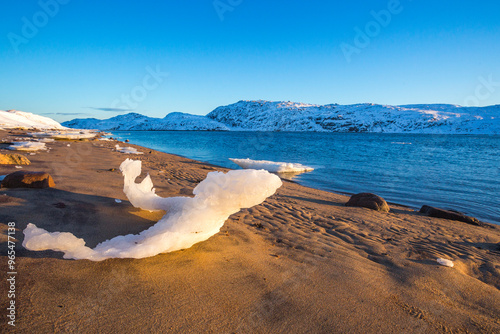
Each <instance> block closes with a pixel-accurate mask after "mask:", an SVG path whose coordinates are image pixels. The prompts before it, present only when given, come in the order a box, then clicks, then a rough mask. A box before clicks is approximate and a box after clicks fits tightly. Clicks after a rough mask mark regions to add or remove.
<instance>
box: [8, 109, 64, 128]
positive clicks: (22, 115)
mask: <svg viewBox="0 0 500 334" xmlns="http://www.w3.org/2000/svg"><path fill="white" fill-rule="evenodd" d="M12 128H25V129H33V128H34V129H65V127H64V126H62V125H61V124H59V123H58V122H56V121H54V120H53V119H52V118H48V117H44V116H40V115H35V114H32V113H29V112H24V111H19V110H8V111H4V110H0V129H12Z"/></svg>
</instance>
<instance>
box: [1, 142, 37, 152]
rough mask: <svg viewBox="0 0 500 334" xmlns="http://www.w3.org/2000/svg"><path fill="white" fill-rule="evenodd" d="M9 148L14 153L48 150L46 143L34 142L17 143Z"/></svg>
mask: <svg viewBox="0 0 500 334" xmlns="http://www.w3.org/2000/svg"><path fill="white" fill-rule="evenodd" d="M7 148H8V149H9V150H13V151H39V150H46V149H47V147H46V146H45V143H39V142H33V141H16V142H14V143H13V144H12V145H10V146H9V147H7Z"/></svg>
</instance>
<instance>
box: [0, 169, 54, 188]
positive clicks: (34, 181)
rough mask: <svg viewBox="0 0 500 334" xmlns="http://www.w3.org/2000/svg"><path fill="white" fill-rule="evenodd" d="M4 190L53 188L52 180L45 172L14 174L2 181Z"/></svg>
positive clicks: (20, 172)
mask: <svg viewBox="0 0 500 334" xmlns="http://www.w3.org/2000/svg"><path fill="white" fill-rule="evenodd" d="M1 186H2V187H4V188H38V189H41V188H49V187H55V183H54V180H53V179H52V176H50V175H49V173H45V172H25V171H19V172H14V173H11V174H9V175H7V176H6V177H5V179H3V181H2V184H1Z"/></svg>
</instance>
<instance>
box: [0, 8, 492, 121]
mask: <svg viewBox="0 0 500 334" xmlns="http://www.w3.org/2000/svg"><path fill="white" fill-rule="evenodd" d="M56 1H58V0H42V1H40V2H39V1H28V0H26V1H17V0H16V1H15V0H5V1H3V2H2V8H1V9H2V12H1V18H2V19H1V20H0V57H1V62H0V82H1V85H0V109H2V110H5V109H18V110H24V111H28V112H33V113H37V114H45V115H47V116H50V117H53V118H55V119H57V120H59V121H63V120H68V119H73V118H75V117H97V118H108V117H112V116H115V115H117V114H120V113H124V112H129V111H128V109H130V110H133V111H135V112H139V113H143V114H147V115H149V116H154V117H164V116H165V115H166V114H167V113H169V112H172V111H181V112H188V113H193V114H201V115H203V114H206V113H208V112H210V111H211V110H213V109H214V108H215V107H217V106H220V105H226V104H230V103H234V102H236V101H238V100H250V99H264V100H273V101H279V100H285V101H288V100H290V101H298V102H308V103H317V104H328V103H340V104H351V103H360V102H373V103H381V104H410V103H453V104H461V105H464V104H467V103H469V104H479V105H492V104H500V19H499V15H500V3H499V2H498V1H481V2H478V1H474V2H473V1H448V0H443V1H435V0H434V1H424V0H413V1H410V0H400V1H399V5H397V2H398V1H394V0H391V1H324V0H322V1H317V0H309V1H305V0H300V1H299V0H272V1H260V0H243V1H239V0H220V1H218V0H217V1H213V0H199V1H195V0H191V1H190V0H177V1H168V0H162V1H158V0H156V1H150V0H147V1H94V0H86V1H84V0H59V2H61V3H64V4H59V6H58V7H59V8H56V7H55V6H54V3H55V2H56ZM59 2H57V3H59ZM44 3H46V4H50V6H42V5H41V4H44ZM372 11H375V12H377V13H380V11H385V12H383V13H385V14H387V13H390V22H388V21H389V19H388V17H387V15H385V16H384V15H382V19H380V18H379V19H380V20H382V21H381V22H382V23H376V22H377V21H376V20H375V18H374V16H373V15H372V13H371V12H372ZM391 11H392V13H391ZM33 27H34V28H35V29H33ZM30 28H31V29H30ZM360 31H361V33H362V34H366V33H368V35H366V36H365V38H362V37H359V36H360V35H361V34H360ZM356 36H358V38H357V39H356ZM346 50H348V52H346ZM353 50H355V51H353ZM346 55H347V57H346ZM348 60H349V61H348ZM157 70H159V71H160V72H161V73H160V75H159V76H157V77H156V79H155V78H154V77H153V76H151V75H150V74H149V73H150V72H154V71H157ZM164 73H168V76H165V74H164ZM488 81H493V83H490V84H487V83H486V84H485V83H484V82H488ZM478 86H481V87H479V90H477V88H478ZM478 92H479V94H478ZM127 95H128V96H129V97H128V98H127V97H126V96H127ZM124 96H125V97H124ZM466 102H467V103H466Z"/></svg>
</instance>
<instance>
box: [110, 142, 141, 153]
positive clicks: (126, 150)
mask: <svg viewBox="0 0 500 334" xmlns="http://www.w3.org/2000/svg"><path fill="white" fill-rule="evenodd" d="M115 148H116V150H117V151H118V152H121V153H127V154H144V153H143V152H139V151H137V149H136V148H135V147H130V146H129V147H120V145H118V144H116V145H115Z"/></svg>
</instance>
